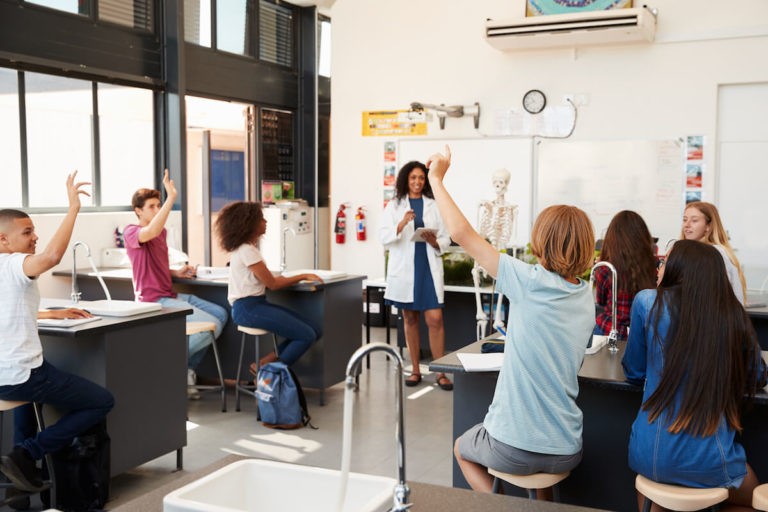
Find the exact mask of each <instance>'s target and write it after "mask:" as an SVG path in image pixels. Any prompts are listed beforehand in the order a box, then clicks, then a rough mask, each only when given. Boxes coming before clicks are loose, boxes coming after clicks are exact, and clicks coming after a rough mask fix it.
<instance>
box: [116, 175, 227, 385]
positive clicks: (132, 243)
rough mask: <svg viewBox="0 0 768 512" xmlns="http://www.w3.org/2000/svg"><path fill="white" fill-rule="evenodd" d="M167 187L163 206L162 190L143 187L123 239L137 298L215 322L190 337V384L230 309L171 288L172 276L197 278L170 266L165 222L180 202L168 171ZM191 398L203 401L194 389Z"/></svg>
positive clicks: (187, 268)
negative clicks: (212, 328)
mask: <svg viewBox="0 0 768 512" xmlns="http://www.w3.org/2000/svg"><path fill="white" fill-rule="evenodd" d="M163 186H164V187H165V192H166V194H167V197H166V198H165V203H163V205H162V206H160V191H159V190H153V189H148V188H140V189H139V190H137V191H136V193H135V194H133V198H132V199H131V206H133V211H134V213H135V214H136V217H138V218H139V223H138V224H129V225H127V226H125V230H124V231H123V238H124V239H125V247H126V249H127V252H128V258H130V260H131V266H132V267H133V287H134V292H135V293H136V299H137V300H139V301H141V302H159V303H160V304H162V305H163V306H165V307H167V308H190V307H191V308H192V314H191V315H189V316H187V321H188V322H213V323H214V324H215V325H216V330H215V331H214V332H213V333H211V332H210V331H205V332H199V333H196V334H192V335H190V336H188V337H187V338H188V342H189V359H188V361H187V367H188V371H187V384H189V385H192V384H195V381H196V378H197V377H196V375H195V368H197V366H198V365H199V364H200V362H201V361H202V360H203V357H204V356H205V350H206V349H207V348H208V347H209V346H210V344H211V343H213V340H214V339H215V338H218V337H219V336H220V335H221V331H222V330H223V329H224V324H226V323H227V317H228V315H227V310H226V309H224V308H223V307H221V306H219V305H218V304H214V303H212V302H208V301H207V300H203V299H201V298H200V297H197V296H195V295H190V294H186V293H179V294H176V293H174V291H173V287H172V285H171V276H174V277H195V267H192V266H190V265H184V267H182V268H180V269H178V270H171V269H170V268H169V266H168V244H167V243H166V235H167V232H166V229H165V223H166V221H167V220H168V215H169V214H170V213H171V208H173V202H174V201H175V200H176V195H177V192H176V187H175V186H174V184H173V180H171V179H170V178H169V177H168V169H166V170H165V175H164V176H163ZM189 397H190V398H195V399H197V398H199V397H200V395H199V394H197V392H196V391H194V389H192V388H190V391H189Z"/></svg>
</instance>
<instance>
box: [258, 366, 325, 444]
mask: <svg viewBox="0 0 768 512" xmlns="http://www.w3.org/2000/svg"><path fill="white" fill-rule="evenodd" d="M256 401H257V404H258V406H259V416H260V418H261V422H262V424H263V425H264V426H265V427H269V428H279V429H286V430H287V429H294V428H301V427H305V426H307V425H310V426H312V425H311V424H310V423H309V419H310V418H309V412H308V410H307V400H306V399H305V398H304V392H303V391H302V390H301V384H299V379H297V378H296V374H295V373H293V370H291V369H290V368H288V366H286V365H285V363H281V362H280V361H277V362H274V363H267V364H265V365H264V366H262V367H261V368H260V369H259V374H258V376H257V378H256Z"/></svg>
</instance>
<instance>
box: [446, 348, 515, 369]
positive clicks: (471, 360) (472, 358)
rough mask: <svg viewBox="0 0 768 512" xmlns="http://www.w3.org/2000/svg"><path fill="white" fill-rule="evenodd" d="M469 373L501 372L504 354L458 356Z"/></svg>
mask: <svg viewBox="0 0 768 512" xmlns="http://www.w3.org/2000/svg"><path fill="white" fill-rule="evenodd" d="M456 355H457V356H458V358H459V361H461V364H462V366H464V370H465V371H467V372H492V371H498V370H501V364H502V363H503V362H504V352H492V353H489V354H461V353H459V354H456Z"/></svg>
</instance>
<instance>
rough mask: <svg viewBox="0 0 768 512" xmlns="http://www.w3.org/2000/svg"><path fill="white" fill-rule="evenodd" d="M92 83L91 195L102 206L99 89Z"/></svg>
mask: <svg viewBox="0 0 768 512" xmlns="http://www.w3.org/2000/svg"><path fill="white" fill-rule="evenodd" d="M91 84H92V88H91V90H92V107H91V165H92V166H93V180H92V181H93V184H92V185H91V195H92V197H93V206H96V207H98V206H101V144H100V142H99V141H100V139H101V137H100V131H99V89H98V84H97V83H96V82H91Z"/></svg>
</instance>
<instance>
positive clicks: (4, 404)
mask: <svg viewBox="0 0 768 512" xmlns="http://www.w3.org/2000/svg"><path fill="white" fill-rule="evenodd" d="M28 403H29V402H17V401H16V400H0V411H10V410H11V409H15V408H17V407H19V406H22V405H26V404H28Z"/></svg>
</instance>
